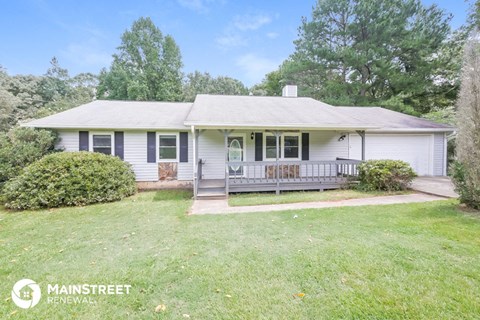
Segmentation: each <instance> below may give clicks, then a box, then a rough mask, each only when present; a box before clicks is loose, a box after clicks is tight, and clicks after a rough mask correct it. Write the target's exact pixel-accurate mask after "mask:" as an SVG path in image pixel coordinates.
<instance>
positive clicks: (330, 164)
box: [225, 159, 361, 192]
mask: <svg viewBox="0 0 480 320" xmlns="http://www.w3.org/2000/svg"><path fill="white" fill-rule="evenodd" d="M360 163H361V161H358V160H349V159H341V160H332V161H278V162H275V161H243V162H227V164H226V172H228V173H229V174H228V176H229V178H228V179H226V181H225V182H226V187H227V190H229V191H230V192H244V191H277V192H279V191H280V190H307V189H320V190H323V189H328V188H338V187H340V186H342V185H344V184H346V183H349V182H351V181H354V180H356V177H357V176H358V168H357V166H358V164H360Z"/></svg>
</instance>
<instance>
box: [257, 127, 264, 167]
mask: <svg viewBox="0 0 480 320" xmlns="http://www.w3.org/2000/svg"><path fill="white" fill-rule="evenodd" d="M262 144H263V134H262V133H261V132H255V161H262V160H263V146H262Z"/></svg>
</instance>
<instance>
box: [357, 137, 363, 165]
mask: <svg viewBox="0 0 480 320" xmlns="http://www.w3.org/2000/svg"><path fill="white" fill-rule="evenodd" d="M357 133H358V135H359V136H360V138H361V139H362V161H365V130H357Z"/></svg>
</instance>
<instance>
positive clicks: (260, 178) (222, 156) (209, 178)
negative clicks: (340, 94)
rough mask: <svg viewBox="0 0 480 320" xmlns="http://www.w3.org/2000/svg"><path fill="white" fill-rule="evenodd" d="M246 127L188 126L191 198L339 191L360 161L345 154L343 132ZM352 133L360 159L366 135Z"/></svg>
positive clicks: (354, 175) (355, 172) (354, 174)
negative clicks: (190, 133) (358, 142)
mask: <svg viewBox="0 0 480 320" xmlns="http://www.w3.org/2000/svg"><path fill="white" fill-rule="evenodd" d="M249 131H250V130H225V129H216V130H208V129H201V130H199V129H195V128H192V134H193V146H194V148H193V159H194V168H193V169H194V195H195V198H204V199H205V198H207V199H215V198H217V199H218V198H225V197H226V196H228V194H229V193H237V192H263V191H275V192H276V193H277V194H278V193H280V192H281V191H294V190H326V189H338V188H341V187H342V186H345V185H346V184H349V183H354V182H355V181H356V178H357V176H358V164H360V163H361V161H360V160H353V159H349V158H348V154H349V151H348V148H349V147H348V142H347V141H346V140H345V138H346V136H347V134H348V133H346V131H333V130H317V131H314V130H308V131H307V130H305V131H300V130H283V131H280V130H264V131H258V130H255V131H253V130H252V131H250V132H249ZM353 132H355V131H353ZM356 133H358V135H360V137H361V138H362V139H361V142H362V145H361V150H362V154H361V156H362V157H361V158H362V159H364V155H365V138H364V137H365V134H364V131H356ZM200 136H201V138H202V139H199V137H200ZM248 138H250V139H248Z"/></svg>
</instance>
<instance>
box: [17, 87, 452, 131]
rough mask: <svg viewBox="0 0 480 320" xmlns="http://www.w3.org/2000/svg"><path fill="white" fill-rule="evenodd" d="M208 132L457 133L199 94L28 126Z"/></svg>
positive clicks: (381, 112) (89, 110)
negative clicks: (191, 99)
mask: <svg viewBox="0 0 480 320" xmlns="http://www.w3.org/2000/svg"><path fill="white" fill-rule="evenodd" d="M190 125H195V126H199V127H205V128H262V129H275V128H278V129H282V128H283V129H285V128H293V129H294V128H297V129H307V128H308V129H320V130H321V129H336V130H342V129H344V130H348V129H350V130H361V129H366V130H369V131H453V130H454V128H452V127H450V126H447V125H444V124H438V123H435V122H432V121H428V120H425V119H421V118H417V117H412V116H409V115H405V114H402V113H399V112H394V111H391V110H387V109H383V108H379V107H333V106H331V105H328V104H325V103H323V102H320V101H317V100H314V99H311V98H284V97H258V96H221V95H197V98H196V100H195V102H194V103H193V104H192V103H173V102H144V101H142V102H140V101H111V100H97V101H94V102H91V103H88V104H85V105H82V106H79V107H77V108H73V109H70V110H67V111H64V112H61V113H57V114H54V115H51V116H48V117H45V118H42V119H38V120H33V121H31V122H28V123H26V124H24V126H28V127H36V128H54V129H68V128H71V129H133V130H135V129H152V130H155V129H180V130H182V129H183V130H185V129H187V128H188V127H189V126H190Z"/></svg>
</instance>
